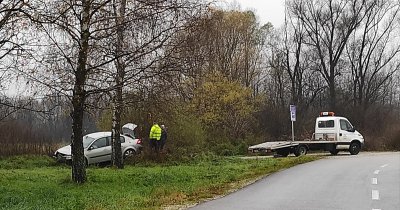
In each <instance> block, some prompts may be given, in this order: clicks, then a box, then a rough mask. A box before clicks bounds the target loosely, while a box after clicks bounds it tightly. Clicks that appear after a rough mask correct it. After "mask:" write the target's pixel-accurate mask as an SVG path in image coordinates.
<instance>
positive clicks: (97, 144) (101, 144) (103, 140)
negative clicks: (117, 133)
mask: <svg viewBox="0 0 400 210" xmlns="http://www.w3.org/2000/svg"><path fill="white" fill-rule="evenodd" d="M105 146H107V138H106V137H103V138H99V139H97V140H96V141H95V142H93V144H92V147H93V149H97V148H101V147H105Z"/></svg>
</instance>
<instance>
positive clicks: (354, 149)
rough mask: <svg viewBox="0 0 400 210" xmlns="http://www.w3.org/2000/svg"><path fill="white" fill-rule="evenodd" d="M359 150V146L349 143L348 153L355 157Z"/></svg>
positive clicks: (355, 143)
mask: <svg viewBox="0 0 400 210" xmlns="http://www.w3.org/2000/svg"><path fill="white" fill-rule="evenodd" d="M360 150H361V145H360V143H358V142H351V144H350V148H349V152H350V154H351V155H357V154H358V153H359V152H360Z"/></svg>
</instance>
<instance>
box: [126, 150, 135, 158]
mask: <svg viewBox="0 0 400 210" xmlns="http://www.w3.org/2000/svg"><path fill="white" fill-rule="evenodd" d="M135 154H136V151H135V150H133V149H128V150H126V151H125V152H124V159H126V158H128V157H131V156H134V155H135Z"/></svg>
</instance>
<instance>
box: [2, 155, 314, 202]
mask: <svg viewBox="0 0 400 210" xmlns="http://www.w3.org/2000/svg"><path fill="white" fill-rule="evenodd" d="M318 158H319V157H316V156H304V157H299V158H296V157H289V158H265V159H240V158H237V157H216V156H212V157H203V158H199V159H194V160H193V161H190V162H185V163H179V162H170V163H163V164H156V163H148V162H147V163H139V164H135V165H126V166H125V169H123V170H117V169H114V168H109V167H105V168H99V167H92V166H91V167H89V168H88V169H87V177H88V181H87V182H86V183H85V184H83V185H77V184H74V183H73V182H72V181H71V178H70V176H71V170H70V168H69V167H68V166H66V165H59V164H55V163H54V160H52V159H51V158H49V157H45V156H42V157H38V156H19V157H11V158H3V159H1V158H0V177H1V178H0V209H163V208H166V207H172V208H173V207H176V208H177V207H179V206H180V205H183V206H184V205H188V204H189V205H190V204H194V203H196V202H199V201H202V200H205V199H209V198H212V197H215V196H218V195H223V194H226V193H227V192H230V191H232V190H234V189H237V188H240V187H242V186H244V185H245V184H246V183H249V182H251V181H253V180H255V179H258V178H260V177H262V176H265V175H267V174H270V173H273V172H276V171H279V170H282V169H285V168H289V167H291V166H294V165H297V164H301V163H305V162H309V161H313V160H316V159H318Z"/></svg>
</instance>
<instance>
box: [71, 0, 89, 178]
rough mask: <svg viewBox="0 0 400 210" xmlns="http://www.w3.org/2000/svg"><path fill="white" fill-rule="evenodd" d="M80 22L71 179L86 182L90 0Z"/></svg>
mask: <svg viewBox="0 0 400 210" xmlns="http://www.w3.org/2000/svg"><path fill="white" fill-rule="evenodd" d="M82 6H83V10H82V22H81V25H80V28H81V32H80V48H79V54H78V55H79V57H78V66H77V69H76V70H75V72H74V73H75V84H74V90H73V96H72V105H73V110H72V113H71V116H72V132H73V134H72V143H71V152H72V180H73V181H74V182H76V183H80V184H81V183H84V182H86V164H85V157H84V154H83V152H84V151H83V141H82V125H83V113H84V105H85V100H86V92H85V84H86V76H87V73H88V72H87V69H86V62H87V57H88V50H89V36H90V32H89V23H90V1H85V0H83V1H82Z"/></svg>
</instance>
